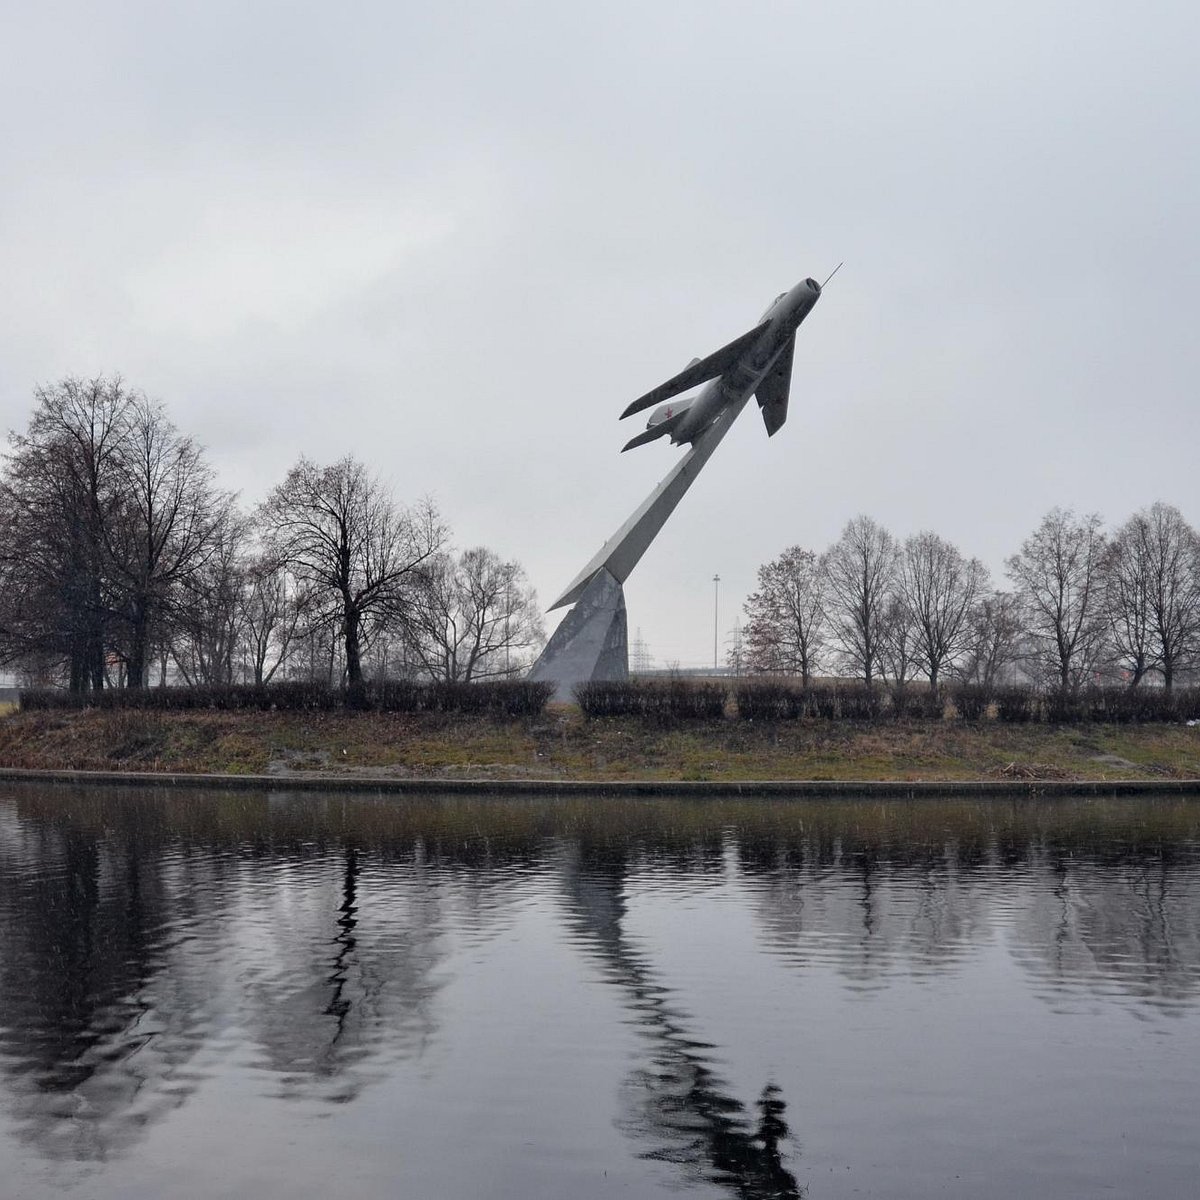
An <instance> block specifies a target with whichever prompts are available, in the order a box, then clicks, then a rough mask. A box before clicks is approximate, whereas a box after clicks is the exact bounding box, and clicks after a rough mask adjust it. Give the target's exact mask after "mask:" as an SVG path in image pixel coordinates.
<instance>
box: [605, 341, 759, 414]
mask: <svg viewBox="0 0 1200 1200" xmlns="http://www.w3.org/2000/svg"><path fill="white" fill-rule="evenodd" d="M766 325H767V322H766V321H764V322H763V323H762V324H761V325H756V326H755V327H754V328H753V329H751V330H749V331H748V332H746V333H743V334H742V336H741V337H738V338H734V339H733V341H732V342H730V343H729V345H727V346H722V347H721V349H720V350H716V351H714V352H713V353H712V354H710V355H709V356H708V357H707V358H701V359H698V360H697V361H695V362H693V363H692V364H691V366H688V367H685V368H684V369H683V370H682V371H680V372H679V374H678V375H673V376H672V377H671V378H670V379H668V380H667V382H666V383H663V384H659V386H658V387H656V388H655V389H654V390H653V391H652V392H647V393H646V394H645V395H644V396H640V397H639V398H638V399H637V400H635V401H634V402H633V403H632V404H631V405H629V407H628V408H626V409H625V411H624V412H623V413H622V414H621V419H622V420H624V419H625V418H626V417H629V416H632V415H633V414H634V413H636V412H641V411H642V409H644V408H650V407H651V406H652V405H654V404H659V403H661V402H662V401H663V400H669V399H670V398H671V397H672V396H678V395H679V393H680V392H686V391H687V390H688V389H689V388H694V387H695V386H696V385H697V384H698V383H704V382H705V380H708V379H714V378H715V377H716V376H718V375H723V374H724V373H725V372H726V371H728V370H729V368H730V367H732V366H733V365H734V363H736V362H737V360H738V359H739V358H741V357H742V355H743V354H745V352H746V351H747V350H748V349H749V348H750V347H751V346H752V345H753V344H754V343H755V342H756V341H758V339H759V337H760V335H761V334H762V331H763V329H764V328H766Z"/></svg>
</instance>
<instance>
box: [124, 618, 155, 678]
mask: <svg viewBox="0 0 1200 1200" xmlns="http://www.w3.org/2000/svg"><path fill="white" fill-rule="evenodd" d="M148 627H149V620H148V615H147V612H146V609H145V606H144V605H142V604H140V603H139V604H138V605H137V606H136V607H135V608H134V612H133V621H132V622H131V623H130V636H129V661H128V667H127V672H126V677H125V686H126V687H128V688H133V689H137V688H144V687H145V686H146V667H147V665H148V664H147V662H146V649H147V645H146V643H147V641H148V638H147V632H148Z"/></svg>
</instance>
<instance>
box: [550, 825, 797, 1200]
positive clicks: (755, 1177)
mask: <svg viewBox="0 0 1200 1200" xmlns="http://www.w3.org/2000/svg"><path fill="white" fill-rule="evenodd" d="M715 861H716V860H715V859H713V858H712V857H711V856H710V857H709V858H708V863H709V864H710V865H712V864H713V863H714V862H715ZM628 871H629V858H628V855H627V854H622V853H620V852H614V851H613V850H612V849H611V848H609V847H606V846H603V845H601V846H597V845H595V844H594V843H592V842H590V841H588V840H586V839H581V841H580V842H579V843H577V844H576V845H575V846H574V847H572V848H571V849H570V851H568V852H567V853H566V854H564V856H563V859H562V881H563V888H564V891H565V893H566V896H567V902H568V909H567V911H568V920H569V921H570V924H571V927H572V930H573V931H574V933H575V934H576V935H577V937H578V938H579V939H580V940H581V941H582V942H583V944H584V945H585V946H586V947H587V949H588V950H589V951H590V953H591V954H592V955H593V956H594V957H595V958H596V959H597V960H598V962H599V963H600V965H601V966H602V968H603V970H604V976H605V978H606V979H607V980H608V982H609V983H611V984H612V985H613V986H614V987H616V988H618V989H620V991H621V993H622V997H623V1003H624V1004H625V1006H626V1007H627V1009H628V1010H629V1011H630V1012H631V1013H632V1014H633V1015H634V1017H635V1019H636V1024H637V1029H638V1031H639V1033H640V1034H641V1036H642V1038H643V1039H644V1041H645V1043H646V1050H645V1054H646V1057H647V1059H648V1060H649V1061H648V1062H646V1063H643V1064H642V1065H639V1066H638V1067H636V1068H635V1069H634V1070H633V1071H632V1072H631V1073H630V1075H629V1077H628V1079H627V1081H626V1083H625V1086H624V1087H623V1089H622V1094H621V1108H622V1112H621V1116H620V1118H619V1123H620V1125H621V1127H622V1128H623V1129H625V1130H626V1131H627V1132H628V1133H630V1134H631V1135H632V1136H633V1137H635V1138H636V1139H637V1140H639V1141H641V1142H644V1143H648V1144H649V1147H650V1148H649V1149H646V1150H644V1151H642V1155H643V1157H645V1158H647V1159H653V1160H657V1161H661V1162H668V1163H673V1164H676V1165H677V1166H679V1167H681V1168H683V1170H684V1172H685V1177H695V1178H699V1179H706V1180H710V1181H711V1182H713V1183H716V1184H720V1185H722V1186H724V1187H727V1188H728V1189H729V1190H730V1192H731V1194H732V1195H735V1196H742V1197H746V1198H748V1200H750V1198H754V1200H766V1198H767V1197H773V1196H774V1197H785V1198H786V1197H798V1196H801V1195H803V1190H802V1189H801V1188H799V1187H798V1186H797V1184H796V1179H795V1176H794V1175H793V1174H792V1173H791V1172H790V1171H789V1170H788V1169H787V1167H786V1166H785V1165H784V1162H783V1154H782V1151H781V1143H783V1142H785V1141H786V1139H787V1137H788V1127H787V1123H786V1122H785V1120H784V1112H785V1111H786V1107H787V1106H786V1103H785V1102H784V1100H783V1098H782V1096H781V1094H780V1091H779V1089H778V1088H777V1087H776V1086H774V1085H773V1084H771V1083H768V1084H766V1085H765V1086H764V1088H763V1091H762V1095H761V1096H760V1098H759V1100H758V1103H757V1105H756V1108H757V1110H758V1111H757V1118H756V1120H755V1121H754V1123H753V1124H752V1123H751V1121H750V1119H749V1117H748V1115H747V1113H746V1110H745V1108H744V1106H743V1105H742V1104H741V1102H740V1101H739V1100H737V1099H736V1098H735V1097H734V1096H733V1095H731V1094H730V1091H729V1088H728V1085H726V1084H725V1083H724V1081H723V1080H722V1079H721V1078H720V1076H719V1075H718V1074H717V1073H716V1071H715V1070H714V1069H713V1067H712V1065H711V1063H710V1061H709V1056H710V1054H711V1052H712V1051H713V1049H714V1047H712V1046H710V1045H708V1044H706V1043H705V1042H702V1041H698V1040H696V1039H695V1037H694V1036H693V1035H690V1034H689V1033H688V1031H687V1024H688V1021H687V1016H686V1014H685V1013H684V1012H683V1011H682V1010H681V1009H680V1008H679V1007H678V1006H677V1004H676V1003H675V1002H674V998H673V996H672V994H671V992H670V991H669V990H668V989H667V988H666V987H664V986H663V985H662V984H661V983H660V982H659V981H658V980H657V979H656V977H655V973H654V970H653V968H652V967H651V965H650V963H649V961H648V960H647V959H646V957H645V955H644V954H643V953H641V952H639V951H637V950H635V949H634V947H633V946H631V945H630V944H629V941H628V939H627V938H626V936H625V931H624V918H625V915H626V899H625V897H626V888H627V882H628V881H627V876H628Z"/></svg>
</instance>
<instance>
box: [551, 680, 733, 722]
mask: <svg viewBox="0 0 1200 1200" xmlns="http://www.w3.org/2000/svg"><path fill="white" fill-rule="evenodd" d="M575 700H576V703H578V705H579V707H580V708H581V709H582V710H583V713H584V715H585V716H588V717H625V716H638V717H653V718H657V719H658V720H668V719H673V718H674V719H684V720H692V719H697V718H708V719H715V718H716V717H719V716H721V715H722V714H723V713H724V711H725V685H724V684H723V683H696V682H693V681H691V680H684V679H672V680H669V681H667V682H665V683H660V682H658V681H652V680H648V679H617V680H592V681H591V682H588V683H581V684H577V685H576V687H575Z"/></svg>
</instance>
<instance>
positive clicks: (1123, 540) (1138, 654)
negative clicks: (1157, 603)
mask: <svg viewBox="0 0 1200 1200" xmlns="http://www.w3.org/2000/svg"><path fill="white" fill-rule="evenodd" d="M1148 535H1149V529H1148V528H1147V522H1146V520H1145V517H1144V516H1143V515H1141V514H1139V516H1137V517H1132V518H1131V519H1130V520H1129V521H1127V522H1126V523H1125V524H1124V525H1123V526H1122V527H1121V528H1120V529H1119V530H1118V531H1117V533H1116V536H1115V537H1114V538H1113V540H1112V543H1111V545H1110V546H1109V552H1108V561H1107V563H1106V564H1105V571H1104V576H1105V585H1104V611H1105V614H1106V616H1107V618H1108V622H1109V626H1110V629H1111V637H1112V644H1113V654H1114V658H1115V665H1116V666H1117V667H1118V668H1120V669H1121V670H1122V671H1125V672H1126V673H1127V674H1128V676H1129V686H1130V687H1137V686H1138V684H1139V683H1141V681H1142V679H1143V678H1145V676H1146V674H1147V672H1149V671H1150V670H1151V669H1153V668H1154V667H1155V666H1156V665H1157V660H1156V658H1155V654H1154V648H1153V645H1152V642H1153V633H1152V630H1151V624H1152V620H1153V618H1152V615H1151V603H1150V586H1151V584H1150V577H1151V574H1152V570H1153V568H1152V565H1151V562H1150V546H1149V541H1150V539H1149V536H1148Z"/></svg>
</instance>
